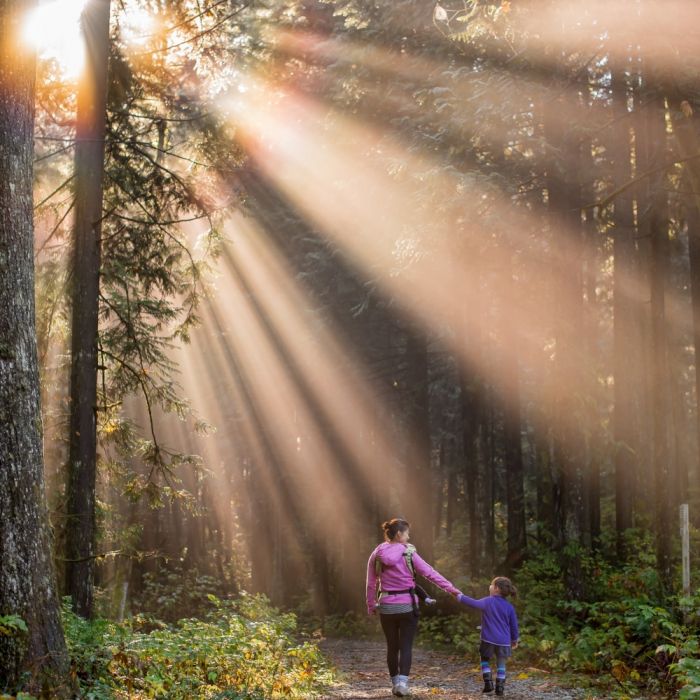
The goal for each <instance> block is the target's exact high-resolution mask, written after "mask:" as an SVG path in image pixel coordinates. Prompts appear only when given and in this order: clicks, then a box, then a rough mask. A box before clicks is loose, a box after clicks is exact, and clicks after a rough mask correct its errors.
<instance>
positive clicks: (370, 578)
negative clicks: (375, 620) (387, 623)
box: [367, 549, 377, 615]
mask: <svg viewBox="0 0 700 700" xmlns="http://www.w3.org/2000/svg"><path fill="white" fill-rule="evenodd" d="M376 557H377V550H376V549H375V550H374V552H372V554H370V557H369V561H368V562H367V614H368V615H374V614H375V613H376V612H377V572H376V571H375V569H374V560H375V559H376Z"/></svg>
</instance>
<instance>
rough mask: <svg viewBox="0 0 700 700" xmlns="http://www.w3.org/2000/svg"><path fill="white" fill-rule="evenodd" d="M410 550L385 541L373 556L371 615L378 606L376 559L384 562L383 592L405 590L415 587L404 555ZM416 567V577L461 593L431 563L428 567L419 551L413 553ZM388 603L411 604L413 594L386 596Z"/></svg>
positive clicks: (369, 587)
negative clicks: (419, 576)
mask: <svg viewBox="0 0 700 700" xmlns="http://www.w3.org/2000/svg"><path fill="white" fill-rule="evenodd" d="M405 551H406V545H405V544H400V543H398V542H382V544H380V545H379V546H378V547H377V548H376V549H375V550H374V551H373V552H372V554H370V557H369V561H368V562H367V612H368V613H369V614H372V613H373V612H374V611H375V609H376V607H377V583H378V580H377V573H376V571H375V569H374V562H375V559H379V561H381V562H382V573H381V582H382V590H383V591H405V590H407V589H409V588H413V576H411V572H410V571H409V569H408V564H406V559H405V558H404V556H403V553H404V552H405ZM412 561H413V568H414V569H415V570H416V574H420V575H421V576H424V577H425V578H427V579H428V581H431V582H432V583H434V584H435V585H436V586H438V587H440V588H442V590H443V591H447V593H452V595H458V594H459V590H458V589H456V588H455V587H454V586H453V585H452V584H451V583H450V582H449V581H448V580H447V579H446V578H444V577H443V576H441V575H440V574H439V573H438V572H437V571H435V569H433V567H432V566H430V564H426V563H425V561H423V559H421V558H420V557H419V556H418V552H414V553H413V558H412ZM382 602H384V603H396V604H399V603H411V602H412V601H411V595H410V594H409V593H400V594H398V595H385V596H383V597H382Z"/></svg>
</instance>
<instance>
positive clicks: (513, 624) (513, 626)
mask: <svg viewBox="0 0 700 700" xmlns="http://www.w3.org/2000/svg"><path fill="white" fill-rule="evenodd" d="M519 638H520V630H519V629H518V616H517V614H516V612H515V608H511V609H510V640H511V641H510V645H511V646H512V647H513V649H515V648H517V646H518V639H519Z"/></svg>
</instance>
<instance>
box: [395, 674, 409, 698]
mask: <svg viewBox="0 0 700 700" xmlns="http://www.w3.org/2000/svg"><path fill="white" fill-rule="evenodd" d="M393 693H394V695H396V696H397V697H399V698H407V697H408V696H409V695H410V694H411V691H410V690H409V689H408V678H407V677H406V676H399V682H398V683H397V684H396V686H395V687H394V690H393Z"/></svg>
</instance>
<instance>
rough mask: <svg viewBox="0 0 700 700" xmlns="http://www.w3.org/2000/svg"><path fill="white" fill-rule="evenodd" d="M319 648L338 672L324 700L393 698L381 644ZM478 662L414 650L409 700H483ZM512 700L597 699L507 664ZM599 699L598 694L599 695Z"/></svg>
mask: <svg viewBox="0 0 700 700" xmlns="http://www.w3.org/2000/svg"><path fill="white" fill-rule="evenodd" d="M321 649H322V650H323V652H324V653H325V654H326V656H327V657H328V658H329V659H330V660H331V661H332V663H333V664H334V665H335V667H336V668H337V670H338V681H337V682H336V683H335V685H333V686H332V687H331V688H329V689H328V690H327V691H326V692H325V694H323V695H322V696H321V698H322V700H379V699H380V698H384V699H385V700H389V699H390V698H393V696H392V694H391V686H390V683H389V676H388V673H387V670H386V661H385V655H386V648H385V646H384V643H383V642H380V641H377V640H367V639H325V640H323V641H322V642H321ZM482 687H483V685H482V683H481V675H480V673H479V668H478V660H477V659H474V660H471V659H465V658H463V657H461V656H458V655H455V654H447V653H445V652H438V651H429V650H426V649H419V648H414V650H413V668H412V671H411V692H412V695H411V697H412V698H413V700H440V698H445V700H483V698H485V697H491V696H484V695H482V693H481V688H482ZM505 697H506V698H510V699H511V700H583V698H589V699H591V700H592V699H593V698H594V697H595V696H594V695H591V694H590V691H589V694H588V695H586V693H585V692H584V691H582V690H579V689H575V688H565V687H561V686H560V685H559V684H558V681H555V680H553V679H551V678H549V677H548V676H547V675H545V674H542V673H541V672H533V671H531V670H528V669H526V668H523V667H519V665H518V663H517V661H515V662H511V668H509V675H508V680H507V682H506V694H505ZM598 697H599V698H602V696H598Z"/></svg>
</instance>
